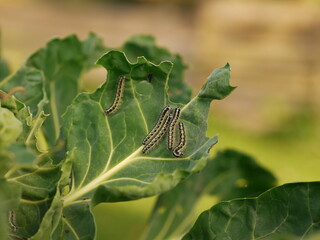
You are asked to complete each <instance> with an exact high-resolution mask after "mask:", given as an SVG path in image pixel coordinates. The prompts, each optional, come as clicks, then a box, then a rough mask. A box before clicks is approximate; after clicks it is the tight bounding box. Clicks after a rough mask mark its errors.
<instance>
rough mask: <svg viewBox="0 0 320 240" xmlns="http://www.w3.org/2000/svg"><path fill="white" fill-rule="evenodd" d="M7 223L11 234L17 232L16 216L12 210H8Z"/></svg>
mask: <svg viewBox="0 0 320 240" xmlns="http://www.w3.org/2000/svg"><path fill="white" fill-rule="evenodd" d="M8 222H9V226H10V229H11V232H16V231H17V230H18V227H17V226H16V225H17V223H16V214H15V212H14V211H13V210H10V211H9V213H8Z"/></svg>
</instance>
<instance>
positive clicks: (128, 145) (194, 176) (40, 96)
mask: <svg viewBox="0 0 320 240" xmlns="http://www.w3.org/2000/svg"><path fill="white" fill-rule="evenodd" d="M95 62H96V63H97V64H96V65H95V64H94V63H95ZM94 67H103V68H105V70H106V72H107V78H106V81H105V82H104V83H103V84H102V85H101V86H99V87H98V88H97V89H96V90H95V91H94V92H92V93H88V92H85V91H83V90H82V89H80V87H79V81H80V79H81V76H82V75H83V73H85V72H87V71H90V70H91V69H92V68H94ZM185 68H186V65H185V64H184V63H183V61H182V58H181V57H180V56H179V55H174V54H171V53H170V52H169V51H168V50H166V49H164V48H161V47H158V46H156V44H155V40H154V39H153V38H152V37H150V36H135V37H132V38H130V39H129V40H128V41H127V42H126V43H125V44H124V45H123V46H121V47H120V48H119V49H110V48H108V47H106V46H104V45H103V43H102V41H101V39H100V38H99V37H97V36H96V35H95V34H90V35H89V36H88V38H87V39H85V40H83V41H81V40H79V39H78V38H77V37H76V36H74V35H71V36H68V37H66V38H64V39H58V38H57V39H53V40H51V41H50V42H49V43H48V44H47V45H46V46H45V47H44V48H41V49H40V50H38V51H36V52H35V53H34V54H32V55H31V56H30V57H29V58H28V59H27V61H26V62H25V63H24V64H23V66H21V68H19V69H18V70H17V71H16V72H14V73H13V74H12V75H10V76H7V77H4V79H3V80H2V81H1V82H0V89H1V91H2V92H1V95H0V97H1V106H0V107H1V108H0V131H1V135H0V143H1V144H0V155H1V161H0V163H1V166H2V168H1V171H0V172H1V175H0V184H1V190H0V198H1V202H2V203H4V204H1V205H0V214H1V218H0V234H1V236H7V238H8V239H33V240H38V239H47V238H49V239H52V240H56V239H57V240H58V239H88V240H90V239H94V238H95V235H96V228H95V222H94V216H93V214H92V208H93V207H94V206H96V205H97V204H99V203H102V202H119V201H127V200H133V199H140V198H144V197H147V196H153V195H159V198H158V201H157V203H156V205H155V208H154V211H153V213H152V215H151V218H150V223H149V226H148V228H147V229H146V232H145V234H144V238H145V239H168V238H179V237H182V236H183V234H185V233H187V232H188V231H189V230H190V228H191V225H192V223H193V215H192V209H193V208H194V206H195V204H196V203H197V201H198V200H199V198H200V197H201V196H202V195H204V194H211V195H215V196H218V197H219V198H220V199H221V200H230V199H233V198H245V197H257V196H258V195H259V194H261V193H262V195H260V196H259V197H257V198H252V199H245V200H241V199H239V200H231V201H230V202H222V203H220V204H218V205H217V206H215V207H213V208H212V209H214V210H213V211H214V212H215V213H216V212H218V213H220V212H219V209H220V208H221V206H222V207H224V209H229V208H230V209H231V210H228V211H226V212H224V213H223V216H222V217H221V216H219V215H217V216H216V215H214V216H216V218H217V219H219V220H218V221H215V222H214V224H213V225H212V224H210V222H208V221H207V219H206V216H207V215H210V216H212V213H211V212H210V211H212V210H209V212H210V213H207V212H205V213H203V214H202V215H201V216H200V217H199V220H198V221H197V222H196V224H195V226H194V227H193V228H192V229H191V231H190V232H189V233H187V235H186V236H185V238H186V239H190V238H191V239H200V238H201V237H203V238H204V239H207V238H206V237H207V236H210V237H209V239H215V238H214V237H215V236H214V235H212V231H213V232H215V231H217V232H219V231H220V230H221V229H224V228H225V226H224V225H223V224H224V222H223V221H222V220H224V221H227V222H229V223H233V219H234V217H233V215H234V212H233V210H234V209H233V208H232V206H233V203H234V202H235V206H237V205H236V204H239V203H240V204H241V203H242V202H245V203H246V206H247V207H246V209H249V210H248V211H249V212H244V213H243V212H239V217H237V218H236V220H239V221H240V222H243V223H245V222H246V221H249V220H250V219H251V218H250V217H252V215H248V214H247V213H252V214H253V215H255V214H258V213H255V210H257V209H256V205H255V204H256V202H259V204H260V205H261V206H262V208H263V209H265V212H268V209H272V211H275V212H274V215H275V216H276V214H279V215H281V216H283V213H284V212H286V211H287V210H286V209H287V208H288V206H291V205H290V204H289V205H288V204H287V205H285V204H279V205H278V206H277V205H276V204H273V202H272V201H274V199H273V198H271V197H269V198H266V197H264V196H270V194H273V193H274V192H275V191H276V189H272V190H269V191H267V190H268V189H269V188H271V187H273V186H274V184H275V178H274V176H273V175H272V174H271V173H270V172H268V171H267V170H265V169H264V168H262V167H261V166H259V165H258V164H257V162H255V160H254V159H252V158H251V157H249V156H247V155H245V154H243V153H240V152H236V151H233V150H226V151H224V152H220V153H218V155H217V156H216V157H210V156H209V152H210V149H211V148H212V147H213V146H214V145H215V144H216V143H217V137H214V136H213V137H207V136H206V130H207V118H208V112H209V109H210V103H211V101H212V100H220V99H223V98H225V97H226V96H227V95H229V94H230V93H231V92H232V91H233V90H234V87H232V86H230V85H229V79H230V65H229V64H226V65H225V66H224V67H222V68H219V69H216V70H214V71H213V72H212V73H211V74H210V76H209V77H208V79H207V81H206V82H205V83H204V85H203V87H202V88H201V90H200V91H199V93H198V94H196V95H195V96H194V97H193V98H192V99H191V90H190V88H189V87H188V86H187V85H186V84H185V83H184V82H183V72H184V70H185ZM3 76H5V74H4V75H3ZM121 78H122V79H124V82H123V85H121V91H119V90H118V89H119V86H118V85H119V82H120V81H119V79H121ZM22 88H23V90H24V91H13V89H20V90H21V89H22ZM122 89H123V90H122ZM115 95H118V100H119V101H117V104H118V103H119V106H117V108H116V111H115V112H114V113H113V114H106V113H105V109H107V108H108V107H110V106H111V105H112V103H113V102H114V101H115V100H114V99H115ZM165 106H170V107H171V108H172V109H173V108H178V107H179V108H180V109H181V115H180V117H179V121H180V122H182V123H183V125H184V129H185V133H186V147H185V149H184V150H183V156H181V157H176V156H174V155H173V154H172V152H171V151H169V150H168V148H167V143H166V140H164V139H163V140H162V141H160V142H159V143H158V145H157V146H156V147H155V148H154V149H152V150H151V151H149V152H147V153H146V154H144V153H143V152H142V150H143V149H144V145H142V140H143V139H144V138H145V136H146V135H147V134H148V133H149V132H150V130H151V129H152V128H153V126H154V125H155V123H156V122H157V121H158V118H159V115H160V113H161V111H162V109H163V108H164V107H165ZM163 126H164V125H163ZM163 126H162V127H163ZM163 133H164V134H169V133H167V132H166V131H165V130H163ZM180 134H182V133H180ZM158 136H160V134H159V135H157V137H158ZM173 138H174V139H176V140H175V142H176V144H177V141H178V139H179V138H181V137H179V135H178V134H177V131H176V133H175V134H174V135H173ZM202 169H203V170H202ZM290 186H291V187H286V186H284V187H280V189H282V190H281V191H278V192H277V191H276V192H277V193H278V194H279V199H284V200H282V201H283V202H286V201H287V202H288V200H290V199H291V198H292V199H298V200H299V199H300V198H299V197H303V196H306V195H301V196H296V195H295V194H296V193H295V191H291V192H290V194H291V195H285V192H286V191H285V190H287V188H288V189H289V188H290V189H300V188H299V186H300V187H301V188H303V190H301V191H303V192H304V193H305V194H306V191H307V190H308V189H309V188H308V189H307V190H306V188H305V186H315V187H316V186H317V184H316V183H315V184H307V183H306V184H302V185H301V184H300V185H297V184H293V185H290ZM265 191H267V192H266V193H263V192H265ZM268 194H269V195H268ZM317 197H318V196H317V195H316V194H315V195H312V196H311V197H310V199H314V200H312V201H314V203H315V205H314V209H315V210H317V208H316V206H317V204H316V199H318V198H317ZM261 199H263V201H262V200H261ZM275 199H277V198H275ZM305 199H306V198H304V200H305ZM298 200H297V201H298ZM302 200H303V199H302ZM302 200H301V201H302ZM309 203H310V201H309ZM229 205H232V206H229ZM260 205H259V206H260ZM292 206H293V207H295V205H292ZM306 206H309V207H311V205H310V204H309V205H308V204H307V203H306ZM272 207H273V208H272ZM217 209H218V210H217ZM221 211H222V210H221ZM235 211H236V210H235ZM305 211H307V208H303V207H301V210H300V211H299V212H294V211H293V212H290V217H291V216H292V218H296V217H301V216H302V217H303V216H306V215H303V214H306V212H305ZM265 212H263V213H262V215H261V218H262V221H264V220H263V219H267V218H268V216H265V215H264V213H265ZM301 212H303V214H302V213H301ZM240 213H241V214H243V215H240ZM259 213H260V212H259ZM220 214H221V213H220ZM230 214H231V215H230ZM246 214H247V215H246ZM220 218H221V222H220ZM228 219H230V220H228ZM279 219H281V218H280V217H279ZM314 219H315V218H314ZM265 221H267V220H265ZM305 222H306V226H309V227H310V226H311V225H310V218H309V219H307V218H306V219H305ZM219 224H221V227H220V225H219ZM291 224H295V222H293V223H291ZM308 224H309V225H308ZM315 224H316V223H315ZM270 226H271V225H270ZM290 226H291V227H292V229H293V228H294V225H290ZM213 227H216V228H217V229H218V230H212V228H213ZM312 227H314V229H316V225H312ZM310 228H311V227H310ZM219 229H220V230H219ZM230 229H231V228H230ZM239 229H240V230H239ZM279 229H281V228H279ZM249 230H250V228H248V229H246V228H238V229H237V228H236V229H232V231H233V232H235V234H239V236H242V235H241V234H240V232H243V234H244V235H243V236H247V235H246V234H249V235H250V234H251V235H252V232H250V231H249ZM206 231H207V232H208V233H207V232H206ZM237 231H238V233H237ZM239 231H240V232H239ZM245 231H247V232H245ZM266 231H267V230H266ZM279 232H286V231H284V230H283V231H282V229H281V231H280V230H279ZM287 232H288V233H290V234H294V235H297V236H300V235H299V234H300V233H301V232H299V233H297V232H294V231H290V230H288V231H287ZM310 232H311V231H310ZM275 233H277V231H275ZM308 233H309V232H306V234H305V235H307V234H308ZM208 234H209V235H208ZM210 234H211V235H210ZM219 234H220V233H219ZM219 234H216V236H219V237H220V236H223V237H224V236H225V235H219ZM254 236H261V234H260V233H258V232H257V235H254ZM218 239H223V238H218ZM242 239H245V238H242Z"/></svg>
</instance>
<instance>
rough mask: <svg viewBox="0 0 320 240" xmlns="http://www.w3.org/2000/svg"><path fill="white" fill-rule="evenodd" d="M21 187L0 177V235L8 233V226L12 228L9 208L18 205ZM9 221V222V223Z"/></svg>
mask: <svg viewBox="0 0 320 240" xmlns="http://www.w3.org/2000/svg"><path fill="white" fill-rule="evenodd" d="M20 194H21V189H20V187H19V186H17V185H15V184H12V183H8V182H7V181H6V180H5V179H3V178H0V236H1V237H4V236H7V234H8V229H9V228H14V226H11V224H14V223H13V222H11V221H13V220H12V219H10V218H9V211H10V209H12V208H14V207H15V206H17V205H18V203H19V199H20ZM9 222H10V224H9Z"/></svg>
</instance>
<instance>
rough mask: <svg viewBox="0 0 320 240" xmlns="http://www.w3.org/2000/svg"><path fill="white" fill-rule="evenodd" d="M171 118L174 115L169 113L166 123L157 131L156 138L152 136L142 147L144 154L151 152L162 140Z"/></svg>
mask: <svg viewBox="0 0 320 240" xmlns="http://www.w3.org/2000/svg"><path fill="white" fill-rule="evenodd" d="M171 119H172V115H169V116H167V117H166V118H165V119H164V123H163V124H162V125H161V128H160V130H159V132H158V133H157V135H155V136H154V138H152V140H151V141H150V142H149V143H148V144H147V145H145V146H144V148H143V149H142V153H143V154H145V153H147V152H149V151H150V150H151V149H153V148H154V147H155V146H156V145H157V144H158V143H159V142H160V140H161V139H162V138H163V136H164V135H165V134H166V132H167V128H168V126H169V123H170V122H171Z"/></svg>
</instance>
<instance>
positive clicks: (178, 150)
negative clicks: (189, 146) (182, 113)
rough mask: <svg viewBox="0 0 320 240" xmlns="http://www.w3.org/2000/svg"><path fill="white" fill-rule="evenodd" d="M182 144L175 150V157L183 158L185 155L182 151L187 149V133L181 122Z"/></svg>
mask: <svg viewBox="0 0 320 240" xmlns="http://www.w3.org/2000/svg"><path fill="white" fill-rule="evenodd" d="M179 132H180V142H179V143H178V145H177V146H176V147H175V148H174V149H173V151H172V153H173V155H174V156H175V157H181V156H182V155H183V152H182V150H184V149H185V147H186V131H185V128H184V125H183V123H182V122H179Z"/></svg>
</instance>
